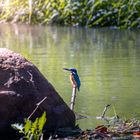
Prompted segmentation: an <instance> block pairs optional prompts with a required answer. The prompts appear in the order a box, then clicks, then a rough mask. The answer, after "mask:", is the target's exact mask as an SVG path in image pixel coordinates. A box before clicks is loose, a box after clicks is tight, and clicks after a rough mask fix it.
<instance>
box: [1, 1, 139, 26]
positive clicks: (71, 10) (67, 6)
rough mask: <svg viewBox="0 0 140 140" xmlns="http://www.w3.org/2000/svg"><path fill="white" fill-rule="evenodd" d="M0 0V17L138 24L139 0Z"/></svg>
mask: <svg viewBox="0 0 140 140" xmlns="http://www.w3.org/2000/svg"><path fill="white" fill-rule="evenodd" d="M0 3H2V4H1V6H0V20H1V21H3V20H4V21H10V22H24V23H29V24H37V23H39V24H53V23H55V24H61V25H72V26H78V25H80V26H88V27H105V26H115V27H120V28H133V27H137V28H140V22H139V21H140V18H139V17H140V8H139V7H140V1H139V0H76V1H75V0H36V1H33V0H25V1H20V0H10V1H8V0H7V1H5V2H4V1H2V0H0Z"/></svg>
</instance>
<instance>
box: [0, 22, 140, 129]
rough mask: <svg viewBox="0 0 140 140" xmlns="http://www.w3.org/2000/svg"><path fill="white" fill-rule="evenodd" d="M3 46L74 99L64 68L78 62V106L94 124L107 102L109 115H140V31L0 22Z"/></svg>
mask: <svg viewBox="0 0 140 140" xmlns="http://www.w3.org/2000/svg"><path fill="white" fill-rule="evenodd" d="M0 47H6V48H9V49H11V50H13V51H15V52H18V53H21V54H22V55H23V56H25V57H26V58H27V59H29V60H30V61H32V62H33V63H34V64H35V65H36V66H37V67H38V68H39V70H40V71H41V72H42V73H43V75H44V76H45V77H46V78H47V79H48V80H49V81H50V82H51V83H52V85H53V86H54V87H55V89H56V90H57V91H58V92H59V94H60V96H61V97H62V98H63V99H64V101H65V102H66V103H67V104H69V103H70V98H71V92H72V88H71V84H70V81H69V73H68V72H65V71H63V68H64V67H66V68H70V67H75V68H77V70H78V73H79V76H80V79H81V88H80V92H77V97H76V104H75V112H76V113H78V114H81V115H84V116H88V118H87V119H81V120H79V121H77V124H79V126H80V127H81V128H83V129H87V128H88V129H90V128H94V127H95V126H96V125H98V124H102V123H104V122H103V121H99V120H96V119H95V117H96V116H100V115H101V114H102V111H103V109H104V107H105V106H106V105H107V104H111V107H110V108H109V109H108V111H107V113H106V116H110V117H111V116H114V112H116V113H117V114H118V115H119V116H120V117H122V118H132V117H135V118H138V119H139V118H140V110H139V107H140V31H139V30H117V29H108V28H100V29H87V28H75V27H72V28H70V27H58V26H57V27H56V26H47V27H45V26H27V25H0Z"/></svg>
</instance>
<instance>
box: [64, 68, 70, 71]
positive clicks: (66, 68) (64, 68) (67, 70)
mask: <svg viewBox="0 0 140 140" xmlns="http://www.w3.org/2000/svg"><path fill="white" fill-rule="evenodd" d="M63 70H67V71H71V70H70V69H68V68H63Z"/></svg>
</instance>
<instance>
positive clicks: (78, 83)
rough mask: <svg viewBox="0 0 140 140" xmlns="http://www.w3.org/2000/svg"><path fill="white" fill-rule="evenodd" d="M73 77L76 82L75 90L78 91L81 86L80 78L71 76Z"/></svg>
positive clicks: (75, 75) (76, 75)
mask: <svg viewBox="0 0 140 140" xmlns="http://www.w3.org/2000/svg"><path fill="white" fill-rule="evenodd" d="M73 76H74V80H75V81H76V84H77V88H78V91H79V90H80V86H81V82H80V78H79V76H78V74H73Z"/></svg>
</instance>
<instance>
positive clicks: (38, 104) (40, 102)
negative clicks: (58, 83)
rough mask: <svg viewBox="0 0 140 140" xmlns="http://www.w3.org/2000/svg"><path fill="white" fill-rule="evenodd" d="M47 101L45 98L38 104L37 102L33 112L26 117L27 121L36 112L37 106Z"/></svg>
mask: <svg viewBox="0 0 140 140" xmlns="http://www.w3.org/2000/svg"><path fill="white" fill-rule="evenodd" d="M46 99H47V97H44V98H43V99H42V100H41V101H40V102H38V103H37V104H36V108H35V109H34V110H33V112H32V113H31V114H30V116H29V117H28V119H30V118H31V117H32V116H33V114H34V113H35V112H36V110H37V109H38V108H39V106H40V105H41V104H42V103H43V102H44V101H45V100H46Z"/></svg>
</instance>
